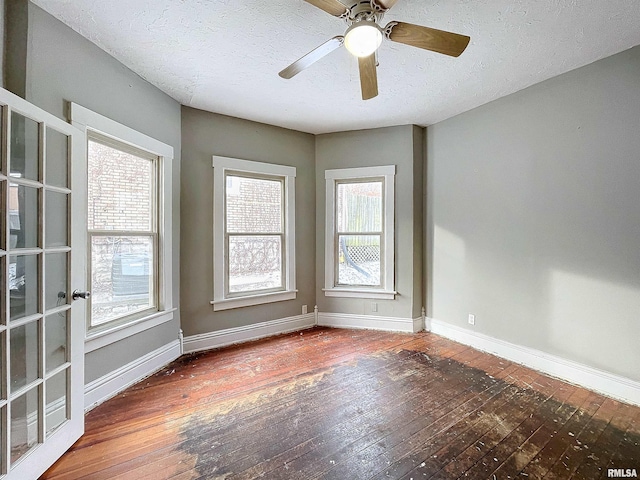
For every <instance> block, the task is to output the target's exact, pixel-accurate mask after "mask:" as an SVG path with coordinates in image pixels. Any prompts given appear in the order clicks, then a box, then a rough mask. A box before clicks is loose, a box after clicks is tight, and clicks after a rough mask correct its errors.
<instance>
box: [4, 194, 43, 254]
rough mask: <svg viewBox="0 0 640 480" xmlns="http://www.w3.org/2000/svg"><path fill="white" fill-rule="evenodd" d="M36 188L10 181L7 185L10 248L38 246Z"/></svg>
mask: <svg viewBox="0 0 640 480" xmlns="http://www.w3.org/2000/svg"><path fill="white" fill-rule="evenodd" d="M38 207H39V205H38V189H37V188H32V187H26V186H24V185H19V184H16V183H12V184H11V185H10V186H9V235H10V246H11V248H34V247H37V246H38Z"/></svg>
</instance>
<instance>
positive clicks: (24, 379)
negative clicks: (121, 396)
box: [0, 105, 71, 478]
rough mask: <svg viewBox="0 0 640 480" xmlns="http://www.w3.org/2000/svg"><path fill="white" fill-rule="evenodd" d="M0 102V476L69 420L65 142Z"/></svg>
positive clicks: (60, 135) (68, 197) (63, 137)
mask: <svg viewBox="0 0 640 480" xmlns="http://www.w3.org/2000/svg"><path fill="white" fill-rule="evenodd" d="M0 109H1V112H2V114H1V115H0V119H1V120H0V121H1V124H0V127H1V128H0V130H1V131H2V143H3V147H2V157H1V158H2V160H1V162H0V207H2V208H1V211H2V215H0V270H1V271H2V273H3V274H2V280H0V286H1V287H2V290H1V291H2V294H1V295H0V359H1V360H2V368H1V374H2V379H1V381H0V427H1V428H0V478H1V477H2V476H4V475H6V474H7V473H10V471H11V470H12V469H13V468H14V467H15V466H17V465H19V464H20V463H21V462H22V461H23V460H24V459H25V458H26V457H28V456H29V453H30V452H32V451H33V450H34V448H35V447H37V446H38V445H41V444H43V443H44V442H45V441H46V439H47V438H48V437H50V436H51V435H53V434H54V433H55V432H56V431H57V430H58V429H59V428H60V427H62V426H63V425H64V424H65V423H66V422H67V421H68V420H69V419H70V379H71V377H70V371H71V362H70V360H71V357H70V350H69V348H70V343H71V342H70V320H71V315H70V309H71V305H70V295H69V292H70V291H71V288H70V287H71V286H70V268H71V258H70V255H71V246H70V233H71V230H70V208H71V202H70V200H71V191H70V190H69V186H70V180H69V173H70V169H69V160H70V150H71V148H70V142H71V140H70V137H69V136H68V135H67V134H65V133H62V132H59V131H58V130H56V129H55V128H54V127H52V126H50V125H47V124H46V123H45V122H38V121H36V120H35V119H33V118H30V117H29V116H28V115H25V114H23V113H22V112H18V111H16V110H12V109H11V108H10V107H9V106H8V105H3V106H1V107H0ZM48 137H51V139H52V141H51V143H47V138H48Z"/></svg>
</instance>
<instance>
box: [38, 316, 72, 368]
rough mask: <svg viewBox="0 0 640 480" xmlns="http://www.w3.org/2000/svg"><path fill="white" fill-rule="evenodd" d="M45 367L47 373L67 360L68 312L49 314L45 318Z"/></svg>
mask: <svg viewBox="0 0 640 480" xmlns="http://www.w3.org/2000/svg"><path fill="white" fill-rule="evenodd" d="M44 338H45V342H46V346H47V348H46V352H45V359H44V360H45V362H44V363H45V367H46V371H47V373H49V372H50V371H51V370H53V369H54V368H57V367H59V366H60V365H62V364H63V363H65V362H66V361H67V352H68V348H67V312H60V313H56V314H54V315H49V316H48V317H47V318H46V319H45V328H44Z"/></svg>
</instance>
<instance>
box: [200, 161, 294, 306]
mask: <svg viewBox="0 0 640 480" xmlns="http://www.w3.org/2000/svg"><path fill="white" fill-rule="evenodd" d="M227 170H230V171H233V172H244V173H248V174H258V175H260V174H262V175H273V176H279V177H284V185H285V198H286V200H285V203H286V205H285V214H284V215H285V235H284V239H285V245H284V247H285V254H286V259H285V269H284V272H283V273H284V276H285V281H284V290H283V291H278V292H268V293H258V294H256V293H251V294H249V295H243V296H236V297H233V298H225V291H226V277H225V273H224V272H225V268H224V259H225V255H226V252H225V251H224V244H225V242H224V208H225V202H224V191H225V172H226V171H227ZM295 177H296V168H295V167H289V166H285V165H275V164H271V163H262V162H253V161H250V160H241V159H238V158H230V157H219V156H216V155H214V156H213V198H214V202H213V300H212V301H211V302H210V303H211V305H213V310H214V311H218V310H229V309H232V308H240V307H248V306H251V305H261V304H265V303H271V302H280V301H284V300H294V299H295V298H296V295H297V292H298V291H297V290H296V262H295V258H296V252H295V244H296V242H295V238H296V231H295V198H296V193H295Z"/></svg>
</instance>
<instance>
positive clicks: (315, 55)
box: [278, 35, 344, 79]
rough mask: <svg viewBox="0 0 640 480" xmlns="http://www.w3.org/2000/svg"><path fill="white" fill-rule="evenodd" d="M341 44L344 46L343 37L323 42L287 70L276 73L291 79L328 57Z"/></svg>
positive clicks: (339, 36)
mask: <svg viewBox="0 0 640 480" xmlns="http://www.w3.org/2000/svg"><path fill="white" fill-rule="evenodd" d="M343 44H344V37H343V36H341V35H338V36H337V37H333V38H331V39H329V40H327V41H326V42H324V43H323V44H322V45H320V46H319V47H317V48H314V49H313V50H311V51H310V52H309V53H307V54H306V55H305V56H304V57H302V58H299V59H298V60H296V61H295V62H293V63H292V64H291V65H289V66H288V67H287V68H285V69H284V70H282V71H281V72H280V73H278V75H280V76H281V77H282V78H286V79H289V78H292V77H293V76H295V75H297V74H298V73H300V72H301V71H302V70H304V69H305V68H307V67H310V66H311V65H313V64H314V63H316V62H317V61H318V60H320V59H321V58H322V57H325V56H326V55H329V54H330V53H331V52H333V51H334V50H335V49H336V48H339V47H341V46H342V45H343Z"/></svg>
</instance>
